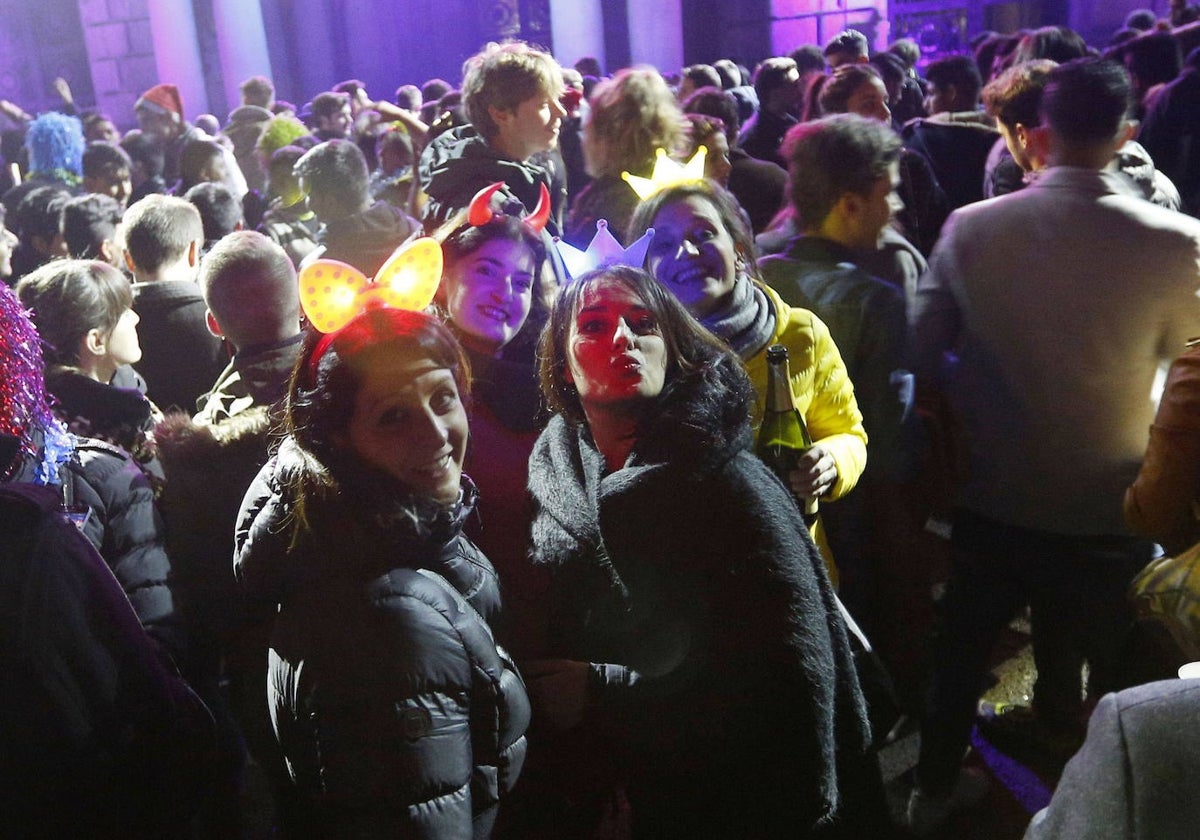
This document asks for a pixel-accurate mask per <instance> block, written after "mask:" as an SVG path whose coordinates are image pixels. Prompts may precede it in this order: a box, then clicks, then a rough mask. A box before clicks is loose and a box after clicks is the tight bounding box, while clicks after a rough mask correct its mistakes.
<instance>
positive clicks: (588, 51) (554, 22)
mask: <svg viewBox="0 0 1200 840" xmlns="http://www.w3.org/2000/svg"><path fill="white" fill-rule="evenodd" d="M550 31H551V32H552V34H553V38H554V57H555V58H557V59H558V63H559V64H561V65H562V66H563V67H570V66H572V65H573V64H574V63H575V62H576V61H578V60H579V59H581V58H583V57H584V56H585V55H592V56H595V57H596V58H598V59H600V62H601V64H603V63H604V57H605V56H604V10H603V8H602V7H601V4H600V0H550Z"/></svg>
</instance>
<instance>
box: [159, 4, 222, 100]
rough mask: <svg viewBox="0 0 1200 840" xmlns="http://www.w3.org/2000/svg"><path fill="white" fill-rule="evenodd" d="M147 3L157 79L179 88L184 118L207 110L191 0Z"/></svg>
mask: <svg viewBox="0 0 1200 840" xmlns="http://www.w3.org/2000/svg"><path fill="white" fill-rule="evenodd" d="M148 5H149V7H150V8H149V11H150V32H151V34H152V36H153V38H154V63H155V65H156V66H157V67H158V81H159V82H162V83H166V84H173V85H175V86H176V87H178V88H179V95H180V96H181V97H182V98H183V110H184V117H185V118H187V119H191V118H192V117H195V116H196V115H197V114H204V113H207V112H208V92H207V91H206V90H205V89H204V64H203V63H202V62H201V61H200V44H199V41H197V39H196V18H195V15H194V13H193V10H192V0H154V2H152V3H149V4H148ZM235 101H236V100H235Z"/></svg>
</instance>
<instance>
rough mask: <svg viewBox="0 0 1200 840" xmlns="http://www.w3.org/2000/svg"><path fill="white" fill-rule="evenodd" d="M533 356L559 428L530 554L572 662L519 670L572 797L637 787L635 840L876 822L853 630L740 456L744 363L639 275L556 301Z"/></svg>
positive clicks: (782, 501)
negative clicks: (563, 750)
mask: <svg viewBox="0 0 1200 840" xmlns="http://www.w3.org/2000/svg"><path fill="white" fill-rule="evenodd" d="M539 356H540V375H541V381H542V389H543V393H544V394H545V396H546V399H547V400H548V402H549V403H550V406H551V408H552V409H553V410H555V411H556V412H557V413H556V416H555V417H554V418H553V419H551V421H550V423H549V425H548V426H547V427H546V431H545V432H544V433H543V434H542V436H541V438H540V439H539V440H538V444H537V447H536V448H535V449H534V453H533V457H532V458H531V460H530V476H529V485H530V491H531V493H532V494H533V497H534V501H535V504H536V506H537V514H536V517H535V519H534V526H533V549H532V556H533V558H534V560H535V562H537V563H539V564H542V565H545V566H546V567H547V568H548V569H549V570H550V572H551V573H552V575H553V585H552V588H551V598H550V609H551V620H552V623H551V631H552V632H551V639H552V640H553V646H554V647H553V649H552V656H555V657H558V658H556V659H547V660H542V661H536V662H528V663H526V665H525V674H526V677H527V679H529V692H530V697H531V700H532V702H533V705H534V713H535V719H538V720H541V721H543V722H545V723H547V724H549V725H552V726H555V727H558V728H560V729H562V730H564V731H566V732H567V733H568V734H569V735H573V736H574V737H575V739H576V741H575V743H574V750H575V752H574V753H573V754H571V755H569V757H568V758H569V760H565V761H564V770H563V780H562V785H563V786H564V787H568V786H570V785H571V784H572V783H573V784H574V785H575V786H576V788H581V789H582V790H577V791H575V792H574V793H573V801H574V802H576V803H587V802H589V801H596V800H597V799H598V798H600V797H599V794H598V793H597V790H596V788H597V787H599V788H600V790H601V791H602V790H603V789H604V788H605V786H606V785H607V786H609V787H610V788H615V787H622V786H623V787H624V790H625V792H626V795H627V797H628V800H629V803H630V805H631V813H632V822H633V836H634V837H635V838H656V840H663V838H689V840H695V838H727V837H752V838H784V837H787V838H796V837H813V836H830V835H827V834H824V833H823V832H825V831H827V830H831V826H836V825H839V824H842V823H845V824H846V825H852V824H854V820H855V819H862V814H863V812H864V810H870V809H866V808H864V806H863V804H862V802H861V801H860V799H859V792H860V791H861V788H860V787H859V786H858V785H857V783H852V782H850V779H851V778H852V777H854V775H855V772H861V771H862V769H863V766H864V762H865V758H864V751H865V748H866V742H867V730H868V726H867V723H866V720H865V716H864V715H865V711H864V705H863V699H862V695H861V692H860V690H859V685H858V680H857V677H856V676H855V671H854V666H853V662H852V660H851V654H850V649H849V645H848V642H847V636H846V630H845V627H844V625H843V623H842V619H841V617H840V616H839V614H838V611H837V607H836V604H835V600H834V595H833V590H832V587H831V586H830V582H829V578H828V577H827V575H826V572H825V568H824V566H823V564H822V562H821V559H820V556H819V554H818V553H817V551H816V549H815V548H814V546H813V544H812V541H811V540H810V539H809V538H808V535H807V533H806V531H805V526H804V521H803V519H802V518H801V516H800V513H799V509H798V508H797V506H796V505H795V504H794V503H793V502H792V500H791V499H790V498H789V496H788V491H787V489H786V488H785V487H784V486H783V485H782V484H781V483H780V482H779V481H778V480H777V479H775V478H774V476H773V475H772V474H771V473H770V472H769V471H768V470H767V468H766V467H765V466H763V464H762V463H761V462H760V461H758V460H757V459H756V458H754V457H753V456H752V455H750V454H749V453H748V451H747V446H748V443H749V436H750V412H751V404H752V400H753V390H752V387H751V384H750V381H749V379H748V378H747V376H746V372H745V370H744V369H743V367H742V365H741V363H740V362H739V361H738V359H737V358H736V356H734V355H733V354H732V353H730V352H729V350H728V349H727V348H726V347H724V346H723V345H722V344H721V343H720V342H719V341H718V340H717V339H716V338H714V337H713V336H711V335H710V334H709V333H708V332H706V331H705V330H704V329H703V328H702V327H701V326H700V325H699V324H697V323H696V322H695V321H694V320H693V319H692V318H691V317H689V316H688V314H687V312H686V311H685V310H684V309H683V307H682V306H680V304H679V303H678V301H677V300H676V299H675V298H674V297H673V296H672V295H671V294H670V292H668V291H667V290H666V289H665V288H664V287H663V286H661V285H659V284H658V283H656V282H655V281H654V280H653V278H651V277H650V276H649V275H648V274H646V273H645V272H644V271H642V270H640V269H635V268H628V267H619V268H609V269H602V270H599V271H595V272H592V273H589V274H585V275H584V276H583V277H581V278H580V279H579V280H577V281H576V282H575V283H573V284H571V285H570V286H567V287H566V288H564V289H563V291H562V292H561V293H560V295H559V298H558V300H557V301H556V303H555V305H554V309H553V311H552V313H551V316H550V322H549V324H548V326H547V328H546V330H545V331H544V332H543V334H542V342H541V351H540V353H539ZM565 737H566V736H564V738H565ZM601 768H603V769H605V770H607V771H608V772H609V773H610V774H611V776H610V777H609V778H607V779H603V780H601V779H598V777H599V776H600V769H601ZM589 785H591V786H592V789H591V790H590V791H589V789H588V786H589ZM589 792H590V793H591V794H593V796H592V797H591V798H589V797H588V796H587V793H589ZM876 804H877V808H876V809H875V810H874V812H873V813H874V814H875V815H876V816H879V815H880V814H881V813H882V805H881V800H876ZM858 827H859V828H861V827H862V826H861V825H858ZM558 836H577V835H575V834H569V833H567V832H565V831H564V832H562V833H560V834H559V835H558ZM839 836H840V835H839ZM846 836H879V835H877V834H870V833H859V834H857V835H853V834H848V835H846Z"/></svg>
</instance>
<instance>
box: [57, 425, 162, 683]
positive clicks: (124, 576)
mask: <svg viewBox="0 0 1200 840" xmlns="http://www.w3.org/2000/svg"><path fill="white" fill-rule="evenodd" d="M75 452H76V456H77V458H76V461H75V462H74V463H72V464H69V466H68V470H69V475H70V479H69V480H70V483H71V488H72V490H73V492H74V499H75V504H76V505H77V506H79V507H81V508H85V509H87V510H88V511H90V513H89V515H88V518H87V523H86V524H85V525H84V526H83V535H84V536H85V537H87V538H88V541H89V542H91V544H92V545H94V546H95V547H96V550H97V551H99V552H100V556H101V557H103V558H104V560H105V562H106V563H108V566H109V568H110V569H112V571H113V575H115V576H116V578H117V582H118V583H120V584H121V589H122V590H124V592H125V595H126V596H127V597H128V598H129V603H131V604H132V605H133V611H134V612H135V613H137V617H138V620H139V621H141V623H142V627H144V628H145V629H146V632H147V633H149V634H150V637H151V638H152V639H154V641H156V642H157V643H158V644H159V646H160V648H161V649H162V650H163V651H164V652H166V653H167V654H169V655H170V657H171V659H172V660H174V661H175V662H176V663H181V662H182V661H183V655H184V631H183V627H182V622H181V621H180V618H179V614H178V611H177V609H176V598H175V595H174V592H173V591H172V581H171V561H170V559H169V558H168V556H167V549H166V541H165V540H166V536H165V528H164V527H163V521H162V517H161V516H159V513H158V508H157V506H156V505H155V501H154V489H153V488H152V487H151V486H150V481H149V480H148V479H147V477H146V475H145V473H143V472H142V470H141V469H139V468H138V466H137V465H136V464H135V463H134V462H133V461H132V460H131V459H130V456H129V455H127V454H126V453H125V452H123V451H121V450H120V449H118V448H117V447H115V446H112V445H110V444H107V443H105V442H103V441H99V440H91V439H80V440H78V441H77V443H76V447H75Z"/></svg>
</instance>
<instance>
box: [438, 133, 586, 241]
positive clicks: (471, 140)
mask: <svg viewBox="0 0 1200 840" xmlns="http://www.w3.org/2000/svg"><path fill="white" fill-rule="evenodd" d="M551 159H552V158H551V157H550V156H542V157H539V156H535V157H534V158H533V159H532V160H528V161H518V160H513V159H511V158H506V157H503V156H502V155H501V154H500V153H499V152H497V151H496V150H495V149H493V148H492V147H491V146H489V145H488V143H487V141H486V140H484V139H483V137H482V136H480V134H479V133H478V132H477V131H476V130H475V129H474V127H472V126H469V125H468V126H462V127H460V128H456V129H453V130H452V131H447V132H445V133H443V134H440V135H438V136H437V137H436V138H435V139H434V140H432V141H431V142H430V143H429V145H428V146H426V147H425V151H423V152H422V153H421V160H420V163H419V165H418V168H417V173H418V175H419V178H420V183H421V188H422V189H423V190H424V191H425V193H426V194H427V195H428V196H429V204H428V206H427V207H426V210H425V219H426V221H427V223H434V224H440V223H442V222H445V221H446V220H448V219H449V218H450V217H451V216H452V215H454V213H455V212H457V211H458V210H462V209H465V208H466V207H467V206H468V205H470V203H471V199H472V198H474V197H475V194H476V193H477V192H479V190H481V189H483V188H484V187H486V186H488V185H489V184H494V183H496V182H497V181H503V182H504V184H505V189H504V190H502V191H501V192H500V193H499V196H500V197H499V199H498V200H499V201H500V202H501V205H502V207H501V209H502V210H503V212H505V213H507V214H509V215H512V216H524V215H526V214H528V213H531V212H533V210H534V208H536V207H537V203H538V198H539V196H540V194H541V185H543V184H545V185H546V188H547V189H548V190H550V194H551V203H552V208H551V212H550V223H549V225H548V226H547V230H548V231H550V232H551V234H557V233H558V230H559V220H560V215H561V209H562V208H561V205H562V202H563V199H562V196H560V195H556V194H555V189H554V186H553V183H552V182H553V179H552V177H551V174H550V171H549V170H548V169H547V167H546V166H543V165H541V164H540V163H538V162H535V161H538V160H545V161H546V162H547V165H549V162H550V161H551Z"/></svg>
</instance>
